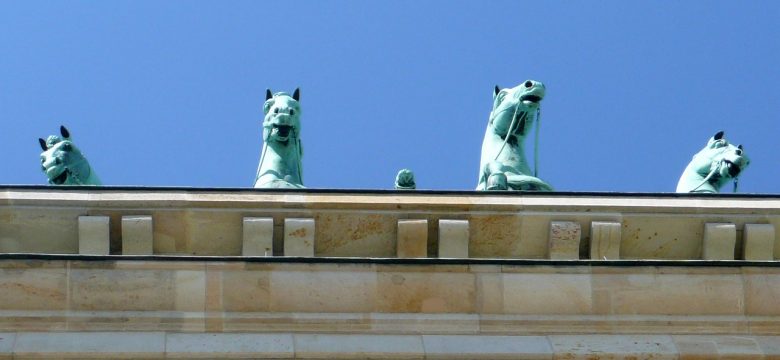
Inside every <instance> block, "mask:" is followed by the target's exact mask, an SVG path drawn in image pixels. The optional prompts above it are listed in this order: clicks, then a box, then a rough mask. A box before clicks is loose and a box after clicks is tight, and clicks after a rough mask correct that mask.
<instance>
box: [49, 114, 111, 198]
mask: <svg viewBox="0 0 780 360" xmlns="http://www.w3.org/2000/svg"><path fill="white" fill-rule="evenodd" d="M60 135H61V136H58V135H50V136H49V137H47V138H46V140H44V139H41V138H39V139H38V143H39V144H40V145H41V149H42V150H43V152H42V153H41V170H42V171H43V172H44V174H46V177H47V178H48V180H49V184H53V185H99V184H100V183H99V181H98V180H97V177H96V176H95V174H93V173H92V168H91V167H90V166H89V162H88V161H87V159H86V158H85V157H84V154H82V153H81V150H79V149H78V148H77V147H76V145H74V144H73V141H72V140H71V138H70V132H69V131H68V129H67V128H65V127H64V126H60Z"/></svg>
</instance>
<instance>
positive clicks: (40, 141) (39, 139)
mask: <svg viewBox="0 0 780 360" xmlns="http://www.w3.org/2000/svg"><path fill="white" fill-rule="evenodd" d="M38 144H41V149H43V151H46V150H49V147H48V146H46V140H43V139H41V138H38Z"/></svg>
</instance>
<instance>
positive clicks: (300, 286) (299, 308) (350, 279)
mask: <svg viewBox="0 0 780 360" xmlns="http://www.w3.org/2000/svg"><path fill="white" fill-rule="evenodd" d="M343 269H344V270H345V271H324V270H320V271H274V272H272V273H271V275H270V279H269V286H268V289H269V290H268V308H269V311H272V312H324V313H339V312H342V313H346V312H364V313H368V312H372V311H374V303H375V298H376V292H377V282H378V280H377V275H376V273H374V272H372V271H366V270H367V267H364V266H345V267H344V268H343ZM346 269H350V270H353V271H346ZM258 283H259V285H262V283H260V282H258ZM263 300H264V299H263V298H262V297H261V298H259V301H263ZM236 305H237V304H234V305H233V306H236ZM258 306H259V304H258Z"/></svg>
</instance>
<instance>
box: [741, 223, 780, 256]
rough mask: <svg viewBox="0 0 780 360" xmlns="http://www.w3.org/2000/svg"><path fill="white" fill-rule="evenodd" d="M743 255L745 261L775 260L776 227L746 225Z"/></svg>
mask: <svg viewBox="0 0 780 360" xmlns="http://www.w3.org/2000/svg"><path fill="white" fill-rule="evenodd" d="M743 240H744V241H743V242H742V253H743V254H744V255H745V260H773V259H774V250H775V226H774V225H772V224H745V231H744V235H743Z"/></svg>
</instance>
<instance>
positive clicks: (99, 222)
mask: <svg viewBox="0 0 780 360" xmlns="http://www.w3.org/2000/svg"><path fill="white" fill-rule="evenodd" d="M108 223H109V218H108V216H79V254H89V255H108V249H109V227H108Z"/></svg>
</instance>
